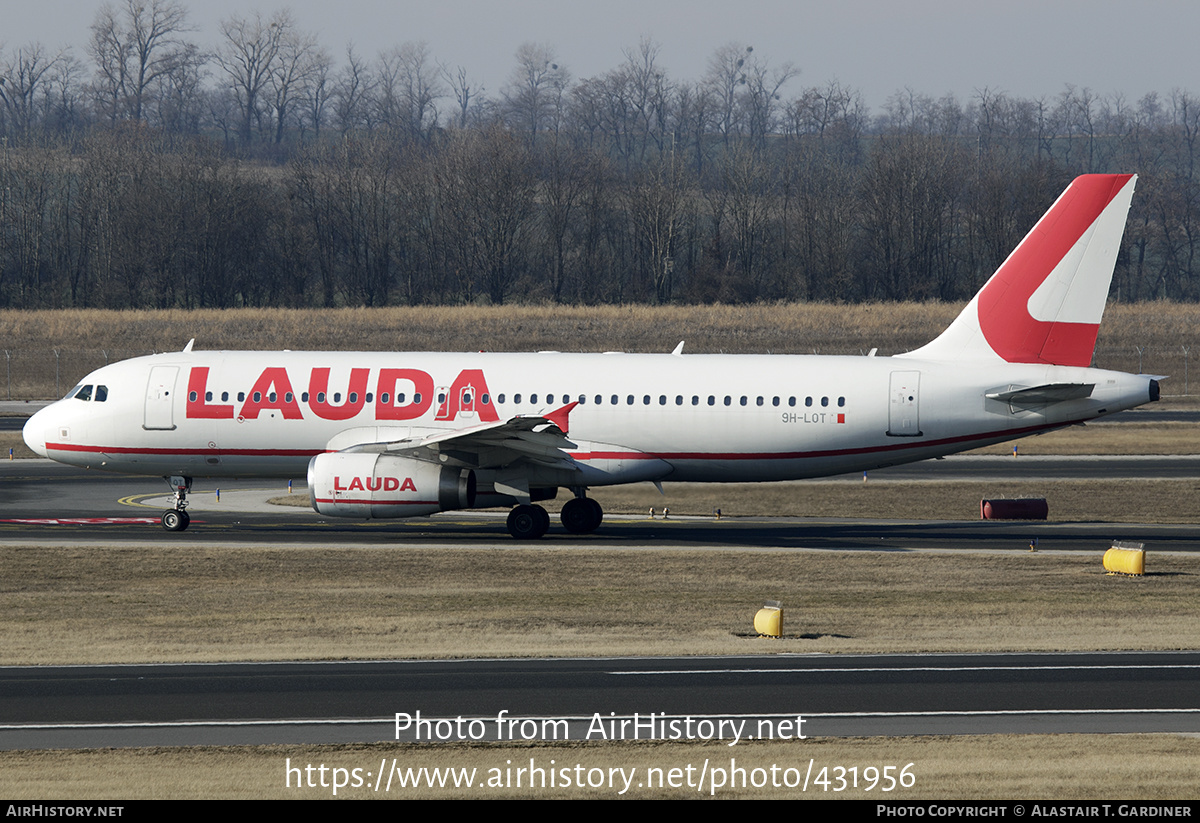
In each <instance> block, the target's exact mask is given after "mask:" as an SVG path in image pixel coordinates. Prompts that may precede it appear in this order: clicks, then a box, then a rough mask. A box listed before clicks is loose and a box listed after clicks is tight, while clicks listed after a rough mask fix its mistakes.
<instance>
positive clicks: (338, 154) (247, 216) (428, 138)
mask: <svg viewBox="0 0 1200 823" xmlns="http://www.w3.org/2000/svg"><path fill="white" fill-rule="evenodd" d="M91 30H92V35H93V36H92V40H91V41H90V42H89V44H88V45H87V48H86V53H87V60H86V61H85V60H81V59H79V58H77V57H75V56H73V54H72V53H71V52H70V50H64V51H62V52H58V53H55V54H52V53H51V52H50V51H48V50H46V49H45V48H44V47H42V46H40V45H38V44H32V45H29V46H22V47H17V48H10V49H5V48H0V306H6V307H31V308H32V307H59V306H64V307H65V306H71V307H89V306H101V307H112V308H124V307H175V306H182V307H201V306H204V307H207V306H213V307H225V306H268V305H279V306H310V305H311V306H341V305H365V306H381V305H394V304H427V303H470V302H491V303H504V302H511V301H514V300H548V301H560V302H570V303H628V302H655V303H666V302H717V301H719V302H748V301H760V300H822V301H859V300H906V299H918V300H924V299H938V300H954V301H957V300H963V299H966V298H967V297H969V296H970V295H971V294H972V293H973V292H974V291H975V290H976V289H977V288H978V287H979V285H980V284H981V283H982V282H983V280H984V279H985V278H986V277H987V276H988V275H989V274H990V273H991V272H992V271H993V270H994V269H995V268H996V266H997V265H998V264H999V263H1000V262H1001V261H1002V260H1003V259H1004V257H1005V256H1006V255H1007V254H1008V252H1009V251H1011V250H1012V248H1013V247H1014V246H1015V245H1016V243H1017V242H1019V240H1020V238H1021V237H1022V236H1023V235H1024V233H1025V232H1026V231H1027V230H1028V228H1029V227H1030V226H1031V225H1032V224H1033V223H1034V222H1035V221H1036V219H1037V218H1038V217H1039V216H1040V215H1041V214H1042V212H1044V211H1045V209H1046V208H1047V207H1048V206H1049V204H1050V203H1051V202H1052V201H1053V199H1054V198H1055V197H1056V196H1057V195H1058V193H1059V192H1060V191H1061V190H1062V188H1063V187H1064V186H1065V185H1066V184H1067V183H1068V182H1069V181H1070V179H1071V178H1072V177H1074V176H1075V175H1076V174H1079V173H1085V172H1105V171H1114V172H1118V171H1120V172H1136V173H1137V174H1139V175H1140V179H1139V185H1138V193H1137V195H1136V196H1135V198H1134V205H1133V209H1132V211H1131V214H1130V219H1129V224H1128V227H1127V230H1126V236H1125V242H1124V244H1123V247H1122V250H1121V253H1120V256H1119V260H1118V268H1117V272H1116V276H1115V278H1114V286H1113V295H1114V297H1116V298H1118V299H1120V300H1130V301H1132V300H1146V299H1158V298H1170V299H1177V300H1186V301H1194V300H1197V299H1200V282H1197V278H1196V277H1195V276H1194V274H1195V267H1196V265H1197V264H1196V262H1195V257H1196V253H1197V251H1198V247H1197V244H1198V243H1200V231H1198V229H1200V223H1198V219H1197V211H1198V207H1200V185H1198V180H1197V170H1196V160H1197V150H1198V148H1200V146H1198V145H1197V139H1198V137H1200V101H1198V100H1197V99H1196V98H1193V97H1192V96H1191V95H1190V94H1189V93H1188V92H1186V91H1180V90H1176V91H1173V92H1171V93H1170V94H1169V95H1168V96H1166V97H1160V96H1159V95H1158V94H1156V93H1148V94H1146V95H1144V96H1143V97H1142V98H1141V99H1139V100H1137V101H1131V100H1127V99H1125V98H1123V97H1121V96H1119V95H1108V96H1099V95H1096V94H1094V93H1093V92H1092V91H1090V90H1089V89H1080V88H1075V87H1067V88H1065V89H1064V90H1063V91H1062V92H1061V93H1060V94H1058V95H1056V96H1054V97H1053V98H1044V99H1033V100H1030V99H1022V98H1017V97H1014V96H1011V95H1007V94H1004V93H999V92H993V91H991V90H988V89H984V90H980V91H978V92H977V93H976V94H975V95H974V96H973V97H972V99H971V100H969V101H966V102H961V101H958V100H956V99H955V98H953V97H942V98H933V97H929V96H926V95H921V94H917V93H915V92H912V91H904V92H898V93H897V94H895V95H894V96H893V97H892V98H891V99H890V100H889V101H888V103H887V105H886V106H884V107H883V110H882V111H880V112H871V111H870V110H868V108H867V107H866V106H865V105H864V103H863V101H862V97H861V95H860V94H859V93H858V92H857V91H855V90H854V89H851V88H847V87H845V86H843V85H841V84H839V83H836V82H830V83H825V84H823V85H816V86H804V85H803V84H801V83H800V82H799V73H798V71H797V70H796V69H795V67H794V66H792V65H791V64H787V63H784V64H772V63H771V62H770V61H769V60H766V59H763V58H760V57H759V56H758V55H756V54H755V52H754V50H753V48H751V47H748V46H746V45H744V44H732V43H731V44H727V45H725V46H722V47H721V48H720V49H718V50H716V51H715V52H714V54H713V55H712V57H711V59H710V61H709V66H708V71H707V72H706V74H705V76H704V77H702V78H700V79H698V80H695V81H685V80H678V79H674V78H672V77H670V76H669V74H668V73H667V72H666V71H665V70H664V69H662V68H661V67H660V66H659V63H658V49H657V47H656V45H655V44H653V43H652V42H649V41H643V42H642V43H640V44H639V45H638V46H637V47H634V48H631V49H629V50H628V51H627V52H626V53H625V54H624V59H623V61H622V62H621V63H619V64H618V65H617V66H616V67H614V68H613V69H611V70H609V71H607V72H604V73H603V74H601V75H599V76H597V77H592V78H584V79H578V80H577V79H575V78H573V77H572V76H571V74H570V72H569V70H568V68H567V67H566V66H564V65H562V64H560V63H559V62H558V61H557V58H556V57H555V55H554V52H553V50H552V49H551V48H549V47H547V46H541V45H534V44H527V45H525V46H522V47H521V48H520V49H519V50H518V52H517V54H516V56H515V61H514V63H515V64H514V66H513V69H512V72H511V75H510V77H509V80H508V82H507V83H506V84H505V85H504V86H503V88H501V89H500V90H499V91H498V92H496V93H491V94H489V93H488V92H487V90H485V89H484V88H483V87H482V86H481V85H480V84H478V83H477V82H475V81H472V80H471V79H469V78H468V77H467V76H466V74H465V72H463V71H462V70H461V69H452V68H450V67H447V66H445V65H442V64H439V63H437V61H436V60H434V58H433V57H432V55H430V54H429V51H428V48H427V47H426V46H424V45H423V44H420V43H406V44H403V45H399V46H397V47H395V48H393V49H389V50H386V51H384V52H383V53H381V54H379V55H378V56H376V57H375V58H373V59H365V58H363V57H362V56H360V55H358V54H356V53H355V52H354V51H353V50H352V49H349V50H347V52H346V54H345V56H344V58H343V59H342V60H341V61H340V63H335V61H334V60H333V59H332V58H331V57H330V56H329V54H328V52H327V51H326V50H325V49H324V48H323V47H322V46H321V45H320V44H319V42H318V39H317V37H316V36H315V35H313V34H311V33H306V32H304V31H302V30H301V28H300V27H299V26H298V24H297V23H296V22H295V20H294V19H293V18H292V16H291V15H290V13H288V12H285V11H284V12H278V13H276V14H275V15H273V16H269V17H264V16H262V15H255V16H253V17H237V16H235V17H232V18H230V19H229V20H227V21H224V23H223V24H222V26H221V40H220V42H219V43H218V44H217V46H216V47H214V48H211V49H208V48H202V47H201V46H199V45H198V44H196V43H194V42H192V41H191V40H189V39H188V32H189V28H188V24H187V17H186V11H185V10H184V8H183V6H182V5H181V4H179V3H176V2H174V0H124V2H123V3H122V4H121V5H120V6H111V5H106V6H104V7H102V8H101V10H100V11H99V12H98V13H97V16H96V18H95V21H94V23H93V25H92V29H91Z"/></svg>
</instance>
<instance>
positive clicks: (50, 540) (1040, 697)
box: [0, 457, 1200, 749]
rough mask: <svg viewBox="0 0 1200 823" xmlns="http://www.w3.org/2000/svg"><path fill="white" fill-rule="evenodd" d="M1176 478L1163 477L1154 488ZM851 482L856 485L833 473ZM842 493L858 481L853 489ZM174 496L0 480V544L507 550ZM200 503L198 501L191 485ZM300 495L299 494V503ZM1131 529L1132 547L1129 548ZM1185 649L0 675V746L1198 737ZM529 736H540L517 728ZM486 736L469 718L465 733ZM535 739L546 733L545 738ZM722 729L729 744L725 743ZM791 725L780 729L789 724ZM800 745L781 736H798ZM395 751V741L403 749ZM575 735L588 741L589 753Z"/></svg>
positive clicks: (16, 470)
mask: <svg viewBox="0 0 1200 823" xmlns="http://www.w3.org/2000/svg"><path fill="white" fill-rule="evenodd" d="M1013 464H1016V465H1019V466H1020V470H1021V471H1022V472H1025V473H1026V474H1025V475H1024V476H1030V475H1035V476H1042V477H1058V476H1081V475H1082V476H1087V475H1089V474H1094V475H1096V476H1104V477H1114V476H1116V477H1129V476H1140V473H1141V472H1146V473H1147V475H1148V476H1163V475H1164V473H1167V474H1168V476H1178V477H1198V478H1200V457H1184V458H1169V457H1168V458H1161V457H1153V458H1140V459H1134V460H1130V459H1127V458H1118V459H1089V458H1042V459H1027V458H1025V457H1021V458H1016V459H1013V458H1007V459H1004V458H975V457H958V458H948V459H946V460H943V461H933V462H929V463H924V464H918V465H917V466H908V467H903V468H900V469H889V470H885V471H880V472H873V473H872V476H873V477H880V478H882V477H883V476H885V475H889V476H894V477H897V478H899V477H904V478H906V479H921V478H925V479H928V478H936V479H954V478H965V477H974V476H978V475H980V474H985V475H989V476H994V475H995V473H996V472H997V471H1001V470H1002V469H1001V468H1000V467H1002V466H1005V465H1013ZM1172 473H1173V474H1172ZM851 479H854V478H851ZM858 480H859V482H861V478H859V479H858ZM222 485H224V486H225V490H224V491H223V493H222V501H221V502H220V503H218V502H217V501H216V499H215V487H216V485H215V484H212V485H209V486H207V487H205V490H204V491H202V492H201V493H197V494H194V495H193V498H192V499H193V500H194V501H195V502H194V506H193V508H192V512H193V521H192V523H193V526H192V528H191V529H189V530H188V531H187V532H184V533H182V534H174V535H167V534H165V533H164V532H163V531H162V530H161V528H160V527H158V526H157V525H156V520H157V511H158V508H157V507H160V506H161V505H162V500H161V498H162V497H163V496H165V488H164V484H163V483H162V481H161V480H158V479H156V478H150V479H147V478H138V477H127V476H120V475H106V474H101V473H92V472H86V471H83V470H79V469H74V468H70V467H66V466H61V465H58V464H54V463H51V462H50V461H41V460H27V461H11V462H5V463H3V464H0V542H4V543H8V544H22V545H28V544H30V543H37V544H39V545H50V544H63V543H67V544H75V545H85V546H86V545H109V544H113V543H120V544H129V543H133V544H136V543H139V542H146V543H156V544H162V543H163V542H164V541H172V542H176V543H178V544H179V545H180V547H181V548H182V549H184V550H186V548H187V547H189V546H200V545H206V544H222V545H237V544H267V543H271V544H280V543H289V544H297V545H305V544H314V545H315V544H320V545H322V546H325V547H329V548H337V547H338V546H340V545H346V546H356V547H361V546H364V545H366V546H381V547H386V546H390V545H395V544H396V543H397V542H398V541H401V540H402V541H403V542H404V543H405V544H406V545H410V546H411V545H427V546H430V547H431V548H434V549H436V548H437V547H439V546H445V547H461V546H468V547H470V546H478V547H487V548H497V547H498V548H501V549H503V548H505V547H516V548H521V547H523V546H522V544H518V543H516V542H515V541H511V540H509V539H508V538H507V537H506V536H505V535H504V532H503V525H502V520H501V519H500V518H499V517H497V516H496V515H491V514H473V513H472V514H463V513H447V514H444V515H440V516H437V517H435V518H430V519H428V520H419V521H411V522H403V523H396V522H387V523H383V524H379V523H372V524H361V523H356V522H346V521H341V520H326V519H324V518H321V517H319V516H317V515H316V514H315V513H314V512H312V511H311V510H309V509H304V508H298V509H289V508H280V507H276V506H267V505H265V503H263V500H264V499H265V497H267V496H269V495H272V494H286V493H287V489H286V483H283V482H280V481H254V482H249V481H229V482H228V483H226V482H224V481H222ZM197 487H198V488H201V483H200V481H198V482H197ZM301 491H302V490H301ZM1130 531H1136V534H1134V535H1131V534H1130ZM1196 531H1197V530H1196V529H1195V527H1194V526H1172V525H1131V524H1113V523H1100V524H1094V523H1004V522H981V521H943V522H922V521H905V520H901V519H889V520H870V521H866V520H861V521H856V520H840V519H829V518H826V519H813V518H734V519H724V520H720V521H716V520H713V519H710V518H695V519H678V518H672V519H671V520H669V521H662V520H654V521H651V520H648V519H646V518H636V517H631V518H619V517H617V518H608V519H606V521H605V527H604V528H603V529H602V530H601V531H600V532H598V533H596V534H593V535H588V536H585V537H582V538H581V537H568V536H566V535H563V534H555V533H554V532H552V533H551V535H550V536H548V538H547V539H546V540H544V541H539V547H547V548H549V547H570V548H572V549H580V550H586V549H588V548H607V549H612V548H627V549H655V548H668V547H686V548H689V549H693V550H729V549H730V548H734V549H742V550H747V551H755V550H793V549H794V550H811V549H818V550H819V549H833V550H872V551H880V550H886V551H910V550H918V549H923V550H927V549H935V550H936V549H950V550H961V549H963V548H970V549H973V550H986V549H996V550H1001V551H1005V550H1007V551H1011V550H1014V549H1021V548H1023V547H1025V546H1026V545H1027V544H1028V541H1029V538H1030V536H1031V535H1036V536H1038V537H1039V540H1040V546H1041V548H1042V550H1043V551H1045V550H1055V549H1057V550H1068V551H1072V550H1080V551H1083V550H1087V551H1094V550H1096V549H1097V548H1102V547H1103V546H1105V545H1107V543H1108V541H1111V540H1112V539H1129V538H1131V537H1135V538H1136V539H1142V540H1146V541H1148V542H1150V541H1152V542H1153V545H1154V550H1155V551H1172V550H1178V551H1200V535H1197V534H1196ZM1198 680H1200V652H1180V653H1162V652H1158V653H1145V654H1143V653H1123V654H1062V655H1048V654H1022V655H1012V654H1009V655H888V656H848V655H847V656H843V655H838V656H829V655H811V656H793V655H778V656H775V655H772V656H766V657H753V658H746V657H742V658H682V659H668V658H660V659H642V658H637V659H616V660H611V659H610V660H603V659H601V660H593V659H588V660H469V661H463V660H453V661H366V662H315V663H295V662H290V663H289V662H281V663H229V664H187V665H141V666H76V667H70V666H67V667H63V666H53V667H8V668H0V705H3V706H4V707H5V713H4V718H3V723H4V725H3V726H0V748H4V749H21V748H80V747H92V746H150V745H217V744H220V745H236V744H249V743H282V742H296V743H317V742H358V741H377V740H394V739H396V728H395V715H396V713H398V712H399V713H408V714H414V713H415V712H417V711H420V712H421V713H422V717H424V718H426V719H428V718H450V719H453V718H457V717H460V716H461V717H463V718H475V719H479V720H480V721H481V722H482V721H485V720H489V719H490V720H494V719H495V718H496V717H497V716H498V715H499V714H500V712H507V713H508V714H507V716H508V717H510V718H521V719H530V720H543V719H544V720H551V721H557V720H560V719H561V720H565V721H566V725H565V726H562V727H561V728H565V729H567V732H566V734H568V736H569V737H570V739H572V740H579V739H585V737H586V733H587V730H588V729H589V728H590V727H591V726H592V724H593V723H594V721H595V717H596V716H597V715H600V716H601V717H602V718H605V719H622V718H624V719H630V718H633V717H635V716H637V717H641V718H643V719H644V718H645V717H647V716H649V715H655V716H658V717H660V718H668V719H677V718H689V717H690V718H692V719H693V720H696V721H698V720H699V719H709V720H710V721H712V722H715V723H716V724H717V725H716V726H712V727H711V728H720V721H721V720H725V721H727V722H728V723H730V724H733V723H738V722H744V723H745V724H746V726H745V727H746V728H755V729H757V728H760V723H761V724H763V725H761V728H766V729H779V728H781V726H779V725H778V724H781V723H784V722H785V721H786V722H789V723H793V724H795V721H796V719H797V718H798V717H803V718H804V725H803V733H804V734H805V735H806V736H807V737H837V736H848V735H853V736H875V735H908V734H985V733H1049V732H1062V733H1071V732H1109V733H1127V732H1177V733H1200V682H1197V681H1198ZM534 725H538V726H539V728H541V727H542V726H541V725H540V724H537V723H535V724H534ZM486 727H488V723H486V722H483V725H482V726H481V728H486ZM546 728H554V729H557V728H560V727H559V726H557V725H553V726H549V727H546ZM725 728H732V726H728V725H727V726H726V727H725ZM791 728H792V729H798V728H799V727H798V726H796V725H793V726H792V727H791ZM797 733H798V732H797ZM409 734H410V735H411V733H409ZM592 739H596V738H595V737H593V738H592Z"/></svg>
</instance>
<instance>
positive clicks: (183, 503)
mask: <svg viewBox="0 0 1200 823" xmlns="http://www.w3.org/2000/svg"><path fill="white" fill-rule="evenodd" d="M163 479H164V480H166V481H167V485H168V486H170V487H171V490H172V491H173V492H175V507H174V508H170V509H167V510H166V511H165V512H163V513H162V518H161V522H162V527H163V528H164V529H166V530H167V531H169V532H181V531H183V530H184V529H186V528H187V527H188V524H189V523H191V522H192V518H190V517H188V513H187V493H188V492H190V491H191V490H192V478H190V477H181V476H180V475H172V476H171V477H165V478H163Z"/></svg>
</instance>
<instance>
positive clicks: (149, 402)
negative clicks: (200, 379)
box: [142, 366, 179, 430]
mask: <svg viewBox="0 0 1200 823" xmlns="http://www.w3.org/2000/svg"><path fill="white" fill-rule="evenodd" d="M178 376H179V367H178V366H154V367H153V368H151V369H150V380H149V382H147V384H146V418H145V421H144V422H143V423H142V428H145V429H160V430H161V429H167V430H169V429H174V428H175V412H174V407H175V379H176V378H177V377H178Z"/></svg>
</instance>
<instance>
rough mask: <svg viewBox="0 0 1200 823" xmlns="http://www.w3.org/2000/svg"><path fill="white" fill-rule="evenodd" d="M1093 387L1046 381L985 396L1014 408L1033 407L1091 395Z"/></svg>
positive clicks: (1086, 384) (1094, 386) (1085, 384)
mask: <svg viewBox="0 0 1200 823" xmlns="http://www.w3.org/2000/svg"><path fill="white" fill-rule="evenodd" d="M1095 388H1096V384H1095V383H1047V384H1045V385H1044V386H1031V387H1029V388H1022V389H1010V390H1008V391H1002V392H991V393H990V394H988V395H986V397H987V399H988V400H999V401H1001V402H1003V403H1008V404H1009V405H1011V406H1014V407H1016V408H1021V409H1034V408H1039V407H1041V406H1050V405H1053V404H1054V403H1063V402H1065V401H1067V400H1082V399H1083V398H1085V397H1091V396H1092V390H1093V389H1095Z"/></svg>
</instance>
